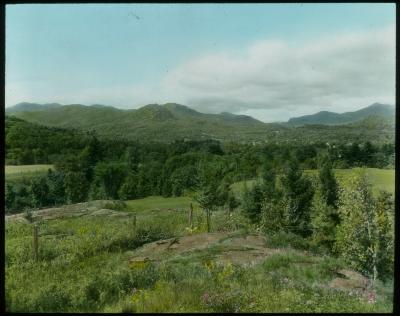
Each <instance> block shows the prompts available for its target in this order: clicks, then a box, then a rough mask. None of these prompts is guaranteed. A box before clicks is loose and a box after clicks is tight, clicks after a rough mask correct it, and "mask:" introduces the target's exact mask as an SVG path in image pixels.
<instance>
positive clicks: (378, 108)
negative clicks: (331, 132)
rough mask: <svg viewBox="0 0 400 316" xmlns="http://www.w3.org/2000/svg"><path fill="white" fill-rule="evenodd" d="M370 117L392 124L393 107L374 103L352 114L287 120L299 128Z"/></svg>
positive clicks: (320, 115) (319, 115)
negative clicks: (383, 119) (382, 119)
mask: <svg viewBox="0 0 400 316" xmlns="http://www.w3.org/2000/svg"><path fill="white" fill-rule="evenodd" d="M370 116H373V117H375V116H379V117H382V118H385V119H387V120H389V121H393V122H394V119H395V107H394V106H393V105H388V104H380V103H374V104H372V105H370V106H367V107H365V108H362V109H361V110H358V111H354V112H345V113H335V112H329V111H321V112H318V113H316V114H312V115H304V116H300V117H294V118H291V119H289V121H288V123H289V124H290V125H292V126H300V125H305V124H324V125H338V124H347V123H354V122H357V121H360V120H362V119H366V118H367V117H370Z"/></svg>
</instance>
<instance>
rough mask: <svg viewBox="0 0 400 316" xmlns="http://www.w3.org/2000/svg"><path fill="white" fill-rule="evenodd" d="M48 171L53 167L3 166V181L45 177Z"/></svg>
mask: <svg viewBox="0 0 400 316" xmlns="http://www.w3.org/2000/svg"><path fill="white" fill-rule="evenodd" d="M49 169H53V165H22V166H5V180H6V181H14V180H19V179H22V178H31V177H36V176H40V175H45V174H46V173H47V170H49Z"/></svg>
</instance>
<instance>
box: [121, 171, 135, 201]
mask: <svg viewBox="0 0 400 316" xmlns="http://www.w3.org/2000/svg"><path fill="white" fill-rule="evenodd" d="M118 195H119V197H120V198H121V199H122V200H133V199H136V198H138V197H139V194H138V177H137V175H136V174H130V175H128V176H127V177H126V178H125V181H124V183H123V184H122V186H121V188H120V190H119V192H118Z"/></svg>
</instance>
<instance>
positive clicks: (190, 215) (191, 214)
mask: <svg viewBox="0 0 400 316" xmlns="http://www.w3.org/2000/svg"><path fill="white" fill-rule="evenodd" d="M189 227H190V228H193V204H192V203H190V209H189Z"/></svg>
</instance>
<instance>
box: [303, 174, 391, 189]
mask: <svg viewBox="0 0 400 316" xmlns="http://www.w3.org/2000/svg"><path fill="white" fill-rule="evenodd" d="M360 169H361V168H354V169H334V173H335V176H336V177H337V180H338V182H339V184H342V185H344V183H345V181H346V178H347V177H349V176H351V175H352V174H353V173H355V172H357V171H358V170H360ZM317 172H318V171H317V170H306V173H307V174H310V175H317ZM365 172H366V175H367V177H368V178H369V180H370V181H371V184H372V190H373V192H374V193H377V192H378V191H379V190H385V191H388V192H390V193H392V194H394V184H395V170H394V169H377V168H365Z"/></svg>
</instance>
